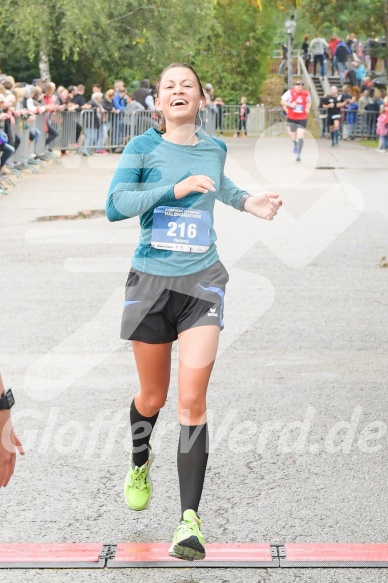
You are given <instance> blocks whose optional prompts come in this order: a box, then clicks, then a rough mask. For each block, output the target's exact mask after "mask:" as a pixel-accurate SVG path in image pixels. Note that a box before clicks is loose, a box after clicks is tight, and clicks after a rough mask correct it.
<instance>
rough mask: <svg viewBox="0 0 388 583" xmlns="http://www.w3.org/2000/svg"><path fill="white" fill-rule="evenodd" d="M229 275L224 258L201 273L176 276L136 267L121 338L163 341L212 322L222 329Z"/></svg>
mask: <svg viewBox="0 0 388 583" xmlns="http://www.w3.org/2000/svg"><path fill="white" fill-rule="evenodd" d="M228 279H229V275H228V272H227V271H226V269H225V267H224V266H223V264H222V263H221V262H220V261H217V262H216V263H214V264H213V265H211V266H210V267H208V268H207V269H204V270H203V271H199V272H198V273H192V274H190V275H185V276H176V277H164V276H160V275H150V274H148V273H143V272H141V271H137V270H136V269H133V268H132V269H131V271H130V272H129V275H128V279H127V283H126V284H125V302H124V311H123V317H122V322H121V338H122V339H123V340H140V341H141V342H146V343H147V344H163V343H166V342H173V341H174V340H176V339H177V337H178V334H180V332H183V331H184V330H188V329H189V328H194V327H198V326H209V325H210V326H219V328H220V329H221V330H222V329H223V327H224V323H223V312H224V297H225V286H226V283H227V282H228Z"/></svg>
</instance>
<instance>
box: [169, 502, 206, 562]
mask: <svg viewBox="0 0 388 583" xmlns="http://www.w3.org/2000/svg"><path fill="white" fill-rule="evenodd" d="M204 545H205V539H204V538H203V534H202V533H201V521H200V519H199V516H197V513H196V512H195V511H194V510H185V511H184V513H183V520H182V521H181V523H180V525H179V526H178V527H177V529H176V531H175V533H174V538H173V541H172V545H171V547H170V549H169V551H168V554H169V555H170V557H175V558H177V559H184V560H186V561H199V560H201V559H204V558H205V557H206V552H205V548H204Z"/></svg>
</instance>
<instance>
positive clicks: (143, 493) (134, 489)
mask: <svg viewBox="0 0 388 583" xmlns="http://www.w3.org/2000/svg"><path fill="white" fill-rule="evenodd" d="M148 449H149V455H148V460H147V461H146V463H145V464H144V465H142V466H141V467H140V468H139V467H138V466H135V465H134V463H133V461H132V460H131V465H130V468H129V471H128V474H127V477H126V478H125V482H124V497H125V501H126V503H127V504H128V506H129V507H130V508H131V509H132V510H145V509H146V508H147V507H148V506H149V504H150V502H151V498H152V482H151V476H150V469H151V465H152V462H153V461H154V454H153V451H152V447H151V443H150V444H149V448H148Z"/></svg>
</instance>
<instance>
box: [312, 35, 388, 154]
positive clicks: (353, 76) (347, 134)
mask: <svg viewBox="0 0 388 583" xmlns="http://www.w3.org/2000/svg"><path fill="white" fill-rule="evenodd" d="M301 52H302V55H303V59H304V62H305V66H306V69H307V71H308V72H309V73H310V74H312V75H313V76H318V73H319V77H321V78H322V79H323V78H324V77H326V76H328V75H329V74H330V75H331V76H338V77H339V82H340V85H342V92H341V93H340V95H342V102H341V103H342V107H341V135H342V138H343V139H345V140H352V139H354V138H355V137H356V135H361V136H365V137H370V138H374V137H376V135H377V136H378V137H379V140H380V142H379V148H378V151H379V152H382V151H385V150H386V149H387V148H386V139H385V136H386V134H387V133H388V97H387V95H388V94H387V89H386V84H385V85H384V83H381V84H380V83H375V82H374V80H373V79H372V74H373V73H374V71H375V67H376V62H377V57H376V56H375V55H374V52H373V50H372V48H371V41H370V40H369V41H367V42H362V41H360V40H359V39H358V38H357V36H356V35H355V34H354V33H351V34H349V35H348V36H347V37H346V39H342V38H339V37H338V36H337V35H335V34H333V35H331V37H330V39H329V40H327V39H325V38H322V37H320V36H319V35H313V36H312V38H311V40H310V37H309V35H305V36H304V39H303V43H302V45H301ZM318 67H319V69H318ZM329 69H330V70H329ZM328 97H329V95H328V94H324V95H323V97H322V98H321V102H320V106H319V107H320V110H321V114H320V117H321V120H322V127H321V137H327V136H328V132H327V127H326V120H327V112H325V111H324V110H323V105H324V103H325V100H327V98H328Z"/></svg>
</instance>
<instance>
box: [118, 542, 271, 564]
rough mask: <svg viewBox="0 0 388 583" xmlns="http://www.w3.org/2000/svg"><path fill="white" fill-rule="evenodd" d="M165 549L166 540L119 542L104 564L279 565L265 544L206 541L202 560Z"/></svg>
mask: <svg viewBox="0 0 388 583" xmlns="http://www.w3.org/2000/svg"><path fill="white" fill-rule="evenodd" d="M169 548H170V544H167V543H123V544H119V545H117V550H116V555H115V558H114V559H111V560H108V562H107V567H116V568H123V567H132V568H133V567H141V568H144V567H168V568H172V567H279V560H278V553H277V549H276V548H274V549H273V548H272V547H271V545H269V544H254V543H248V544H242V543H227V544H207V545H206V558H205V559H204V560H203V561H182V560H180V559H174V558H173V557H170V556H169V554H168V549H169Z"/></svg>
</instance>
